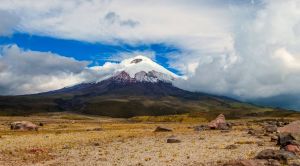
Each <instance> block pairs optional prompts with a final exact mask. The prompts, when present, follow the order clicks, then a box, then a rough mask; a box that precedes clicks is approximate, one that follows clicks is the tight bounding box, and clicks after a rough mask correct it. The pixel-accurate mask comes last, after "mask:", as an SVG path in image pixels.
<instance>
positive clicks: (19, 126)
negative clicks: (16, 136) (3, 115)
mask: <svg viewBox="0 0 300 166" xmlns="http://www.w3.org/2000/svg"><path fill="white" fill-rule="evenodd" d="M10 129H11V130H23V131H31V130H35V131H37V130H38V126H37V125H35V124H33V123H32V122H29V121H18V122H12V123H11V124H10Z"/></svg>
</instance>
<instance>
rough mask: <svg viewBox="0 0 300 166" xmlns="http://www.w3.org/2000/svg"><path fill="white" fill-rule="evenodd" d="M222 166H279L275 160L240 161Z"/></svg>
mask: <svg viewBox="0 0 300 166" xmlns="http://www.w3.org/2000/svg"><path fill="white" fill-rule="evenodd" d="M221 165H222V166H280V165H281V164H280V163H279V162H278V161H277V160H259V159H240V160H233V161H229V162H226V163H225V164H221Z"/></svg>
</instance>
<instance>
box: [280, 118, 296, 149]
mask: <svg viewBox="0 0 300 166" xmlns="http://www.w3.org/2000/svg"><path fill="white" fill-rule="evenodd" d="M277 131H278V132H279V135H278V145H280V146H286V145H288V144H298V145H300V120H298V121H294V122H292V123H290V124H288V125H286V126H284V127H279V128H278V129H277Z"/></svg>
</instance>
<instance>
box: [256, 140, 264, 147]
mask: <svg viewBox="0 0 300 166" xmlns="http://www.w3.org/2000/svg"><path fill="white" fill-rule="evenodd" d="M256 144H257V146H264V142H262V141H260V142H257V143H256Z"/></svg>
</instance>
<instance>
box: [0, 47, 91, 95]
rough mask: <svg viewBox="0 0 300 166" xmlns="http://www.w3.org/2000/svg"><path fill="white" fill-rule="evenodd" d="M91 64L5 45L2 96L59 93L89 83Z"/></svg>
mask: <svg viewBox="0 0 300 166" xmlns="http://www.w3.org/2000/svg"><path fill="white" fill-rule="evenodd" d="M86 65H87V62H79V61H76V60H74V59H73V58H67V57H63V56H60V55H56V54H52V53H45V52H44V53H43V52H37V51H24V50H22V49H20V48H19V47H17V46H16V45H10V46H2V49H1V53H0V94H1V95H12V94H28V93H36V92H43V91H48V90H55V89H59V88H63V87H65V86H70V85H73V84H76V83H79V82H82V81H84V80H85V78H86V77H88V76H89V75H88V74H86V73H85V72H86V71H85V70H86V69H85V68H86Z"/></svg>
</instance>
